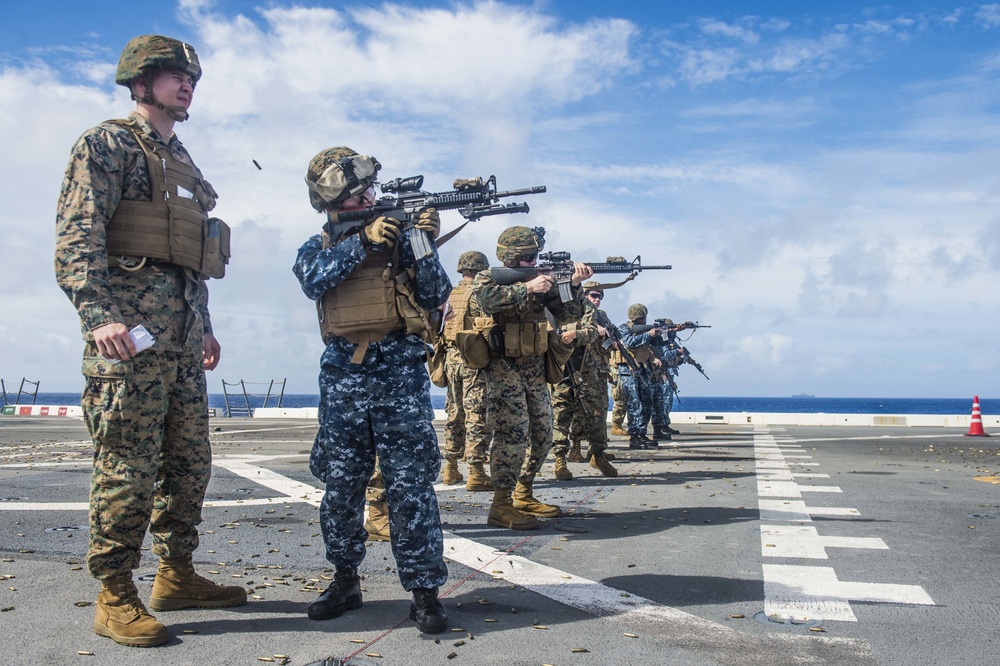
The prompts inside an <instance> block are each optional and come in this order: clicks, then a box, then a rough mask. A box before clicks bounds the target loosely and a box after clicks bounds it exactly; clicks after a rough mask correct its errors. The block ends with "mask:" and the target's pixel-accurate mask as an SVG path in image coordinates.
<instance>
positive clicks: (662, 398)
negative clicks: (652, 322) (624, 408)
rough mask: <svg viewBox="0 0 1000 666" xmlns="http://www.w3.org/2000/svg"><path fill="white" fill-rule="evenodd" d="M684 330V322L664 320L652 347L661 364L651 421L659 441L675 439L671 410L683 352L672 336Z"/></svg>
mask: <svg viewBox="0 0 1000 666" xmlns="http://www.w3.org/2000/svg"><path fill="white" fill-rule="evenodd" d="M683 330H684V324H679V325H677V326H674V322H673V320H671V319H665V320H664V329H663V333H664V334H662V335H661V336H660V337H658V338H654V339H653V340H652V341H651V343H650V346H651V349H652V350H653V354H654V355H655V356H656V358H658V359H660V362H661V365H660V367H659V368H658V369H657V372H656V373H655V374H654V381H653V408H652V414H651V416H650V422H651V423H652V424H653V439H654V440H655V441H657V442H668V441H670V440H671V439H673V435H674V434H678V433H677V431H676V430H674V429H673V428H671V427H670V410H671V409H673V406H674V385H675V379H674V378H675V377H676V376H677V364H678V363H679V361H680V357H681V356H682V355H683V352H682V351H681V350H680V349H678V348H677V346H676V345H675V344H673V343H672V342H671V339H672V336H673V335H675V334H676V333H677V332H678V331H683Z"/></svg>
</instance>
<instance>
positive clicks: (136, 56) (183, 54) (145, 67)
mask: <svg viewBox="0 0 1000 666" xmlns="http://www.w3.org/2000/svg"><path fill="white" fill-rule="evenodd" d="M158 69H176V70H178V71H181V72H184V73H185V74H187V75H188V76H190V77H191V82H192V85H196V84H197V83H198V80H199V79H200V78H201V65H200V64H199V63H198V54H196V53H195V52H194V48H193V47H192V46H191V45H190V44H185V43H184V42H182V41H179V40H176V39H173V38H172V37H163V36H161V35H140V36H139V37H133V38H132V39H131V40H129V43H128V44H126V45H125V49H124V50H123V51H122V55H121V58H119V59H118V70H117V71H116V72H115V83H117V84H118V85H120V86H125V87H126V88H128V89H129V90H130V91H131V90H132V83H133V82H134V81H135V80H137V79H139V78H144V79H145V83H146V93H145V94H144V95H143V97H142V99H136V97H135V94H134V93H133V94H132V99H133V100H135V101H136V102H142V103H143V104H149V105H151V106H155V107H156V108H158V109H160V110H162V111H163V112H164V113H166V114H167V115H168V116H170V117H171V118H173V119H174V120H175V121H177V122H184V121H185V120H187V119H188V112H187V109H184V108H182V107H176V106H173V107H168V106H165V105H163V104H161V103H160V102H158V101H156V100H155V99H153V72H155V71H156V70H158Z"/></svg>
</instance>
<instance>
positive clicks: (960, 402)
mask: <svg viewBox="0 0 1000 666" xmlns="http://www.w3.org/2000/svg"><path fill="white" fill-rule="evenodd" d="M13 397H14V396H9V399H11V400H13ZM230 401H231V402H233V398H232V396H230ZM208 402H209V407H214V408H216V409H220V410H221V409H225V407H226V401H225V396H224V395H223V394H221V393H212V394H210V395H209V401H208ZM242 402H243V401H242V396H241V397H240V401H239V402H238V403H236V402H233V404H234V405H237V406H243V405H242ZM262 402H263V400H262V399H260V398H253V397H252V396H251V402H250V406H251V407H253V408H257V407H261V406H262ZM318 402H319V395H317V394H310V393H292V394H285V396H284V399H283V400H282V404H281V406H283V407H315V406H316V405H317V404H318ZM431 402H432V403H433V404H434V407H435V408H436V409H444V396H443V395H437V394H435V395H431ZM35 404H39V405H78V404H80V396H79V395H78V394H76V393H39V394H38V399H37V400H36V401H35ZM979 404H980V407H981V410H982V413H983V414H1000V399H996V398H982V399H980V401H979ZM267 406H268V407H277V406H278V403H277V400H276V399H275V398H272V399H271V400H270V401H269V402H268V404H267ZM674 411H677V412H705V413H718V412H737V413H739V412H757V413H759V412H765V413H793V414H949V415H963V414H971V413H972V396H969V397H968V398H825V397H802V396H795V397H785V398H781V397H774V398H740V397H706V396H701V397H699V396H681V402H680V404H676V403H675V404H674Z"/></svg>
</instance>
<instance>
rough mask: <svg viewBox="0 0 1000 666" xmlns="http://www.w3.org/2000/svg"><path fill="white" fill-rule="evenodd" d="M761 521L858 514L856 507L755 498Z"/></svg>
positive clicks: (810, 520) (801, 519)
mask: <svg viewBox="0 0 1000 666" xmlns="http://www.w3.org/2000/svg"><path fill="white" fill-rule="evenodd" d="M757 507H758V508H759V509H760V519H761V520H762V521H774V520H787V521H791V522H804V523H809V522H812V516H860V515H861V512H860V511H858V510H857V509H847V508H839V507H826V506H822V507H811V506H806V503H805V502H803V501H802V500H766V499H761V500H757Z"/></svg>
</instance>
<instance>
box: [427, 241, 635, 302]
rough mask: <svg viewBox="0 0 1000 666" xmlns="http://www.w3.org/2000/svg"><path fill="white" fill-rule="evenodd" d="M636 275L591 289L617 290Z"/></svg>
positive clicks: (632, 274) (633, 273)
mask: <svg viewBox="0 0 1000 666" xmlns="http://www.w3.org/2000/svg"><path fill="white" fill-rule="evenodd" d="M459 228H461V227H459ZM438 244H439V245H440V243H438ZM638 274H639V273H638V271H632V273H631V274H630V275H629V276H628V277H627V278H625V279H624V280H622V281H621V282H608V283H601V284H599V285H597V286H596V287H593V288H594V289H603V290H607V289H617V288H618V287H621V286H622V285H624V284H625V283H626V282H631V281H632V280H634V279H635V276H636V275H638Z"/></svg>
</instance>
